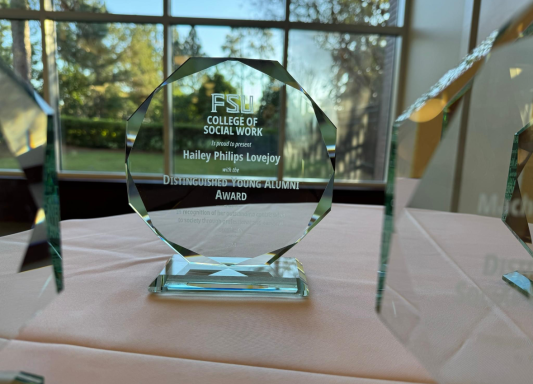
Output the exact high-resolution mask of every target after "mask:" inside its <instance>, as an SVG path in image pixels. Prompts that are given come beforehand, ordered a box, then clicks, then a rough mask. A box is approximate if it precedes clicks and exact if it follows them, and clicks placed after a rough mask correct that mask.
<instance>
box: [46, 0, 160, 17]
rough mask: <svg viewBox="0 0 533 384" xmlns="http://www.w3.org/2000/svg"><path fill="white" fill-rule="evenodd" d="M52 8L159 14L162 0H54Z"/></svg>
mask: <svg viewBox="0 0 533 384" xmlns="http://www.w3.org/2000/svg"><path fill="white" fill-rule="evenodd" d="M54 10H55V11H64V12H74V11H77V12H98V13H119V14H126V15H148V16H160V15H163V0H150V1H147V0H54Z"/></svg>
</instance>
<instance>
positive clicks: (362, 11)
mask: <svg viewBox="0 0 533 384" xmlns="http://www.w3.org/2000/svg"><path fill="white" fill-rule="evenodd" d="M290 7H291V13H290V20H291V21H303V22H306V23H333V24H366V25H373V26H386V25H396V24H397V17H398V0H291V5H290Z"/></svg>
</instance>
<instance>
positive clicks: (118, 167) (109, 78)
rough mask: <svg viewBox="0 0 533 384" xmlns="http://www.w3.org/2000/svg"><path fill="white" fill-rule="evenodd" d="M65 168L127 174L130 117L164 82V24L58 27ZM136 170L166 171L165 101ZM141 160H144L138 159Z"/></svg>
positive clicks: (157, 111) (152, 118)
mask: <svg viewBox="0 0 533 384" xmlns="http://www.w3.org/2000/svg"><path fill="white" fill-rule="evenodd" d="M56 28H57V44H58V60H57V61H58V71H59V87H60V104H59V109H60V120H61V133H62V136H63V148H62V169H64V170H69V171H96V172H111V171H113V172H124V143H125V127H126V120H127V118H128V117H129V116H130V115H131V114H132V113H133V112H135V110H136V109H137V107H139V105H140V104H141V103H142V102H143V101H144V100H145V99H146V97H147V96H148V95H149V94H150V93H152V91H153V90H154V89H155V88H156V87H157V86H158V85H159V84H160V83H161V81H162V79H163V73H162V61H163V60H162V52H163V33H162V29H163V28H162V27H161V26H160V25H134V24H120V23H108V24H104V23H94V24H93V23H57V24H56ZM152 104H154V106H155V108H153V111H154V112H153V115H152V116H149V118H150V123H151V124H152V130H153V132H152V135H151V138H150V140H149V141H148V142H145V143H143V145H141V146H140V147H139V148H138V147H137V146H136V147H135V149H138V150H140V151H142V152H143V153H144V154H145V162H144V163H143V165H142V168H141V167H140V166H137V167H136V169H142V171H144V172H150V173H161V172H163V154H162V152H163V145H162V141H163V128H162V126H163V117H162V103H159V105H157V102H155V103H154V102H152ZM138 158H139V157H138Z"/></svg>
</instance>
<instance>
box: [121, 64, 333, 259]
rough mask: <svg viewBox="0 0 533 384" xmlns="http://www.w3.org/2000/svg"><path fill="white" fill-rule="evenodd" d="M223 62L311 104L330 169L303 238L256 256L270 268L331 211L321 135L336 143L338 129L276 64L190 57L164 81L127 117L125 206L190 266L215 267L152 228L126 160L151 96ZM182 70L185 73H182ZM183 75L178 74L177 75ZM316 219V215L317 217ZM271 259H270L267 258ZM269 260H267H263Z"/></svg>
mask: <svg viewBox="0 0 533 384" xmlns="http://www.w3.org/2000/svg"><path fill="white" fill-rule="evenodd" d="M225 61H237V62H241V63H243V64H245V65H247V66H249V67H251V68H253V69H256V70H257V71H259V72H261V73H263V74H265V75H268V76H271V77H273V78H275V79H276V80H278V81H280V82H282V83H284V84H286V85H289V86H291V87H293V88H294V89H296V90H298V91H300V92H302V93H303V94H304V95H305V96H306V97H307V99H308V100H309V101H310V102H311V104H312V106H313V110H314V111H315V117H316V119H317V121H318V126H319V129H320V132H321V136H322V140H323V141H324V144H325V147H326V150H327V153H328V157H329V159H330V162H331V166H332V174H331V176H330V181H329V182H328V184H327V186H326V189H325V190H324V193H323V194H322V197H321V199H320V200H319V202H318V205H317V208H316V210H315V212H314V213H313V215H312V216H311V218H310V221H309V224H308V227H307V228H306V230H305V232H304V233H303V235H302V236H301V237H300V238H299V239H298V240H297V241H296V242H294V243H292V244H289V245H287V246H285V247H283V248H280V249H278V250H275V251H273V252H269V253H268V254H265V255H260V256H257V257H256V259H257V260H264V262H265V263H267V264H270V263H272V262H274V261H275V260H277V259H278V258H279V257H281V256H282V255H283V254H285V253H286V252H287V251H288V250H290V249H291V248H292V247H293V246H294V245H296V244H297V243H298V242H299V241H301V240H302V239H303V238H304V237H305V236H306V235H307V233H309V231H310V230H311V229H312V228H314V227H315V226H316V224H318V222H320V221H321V220H322V218H323V217H325V216H326V215H327V214H328V213H329V212H330V211H331V205H332V202H333V183H334V179H335V149H336V142H332V141H331V140H330V141H326V137H327V136H328V135H325V134H324V132H325V131H326V130H331V129H334V130H335V135H334V136H335V140H336V136H337V135H336V131H337V128H336V127H335V125H334V124H333V123H332V122H331V120H330V119H329V118H328V117H327V115H326V114H325V113H324V112H323V111H322V110H321V109H320V107H319V106H318V105H317V104H316V103H315V101H314V100H313V99H312V98H311V96H310V95H309V94H308V93H307V92H306V91H305V90H304V89H303V88H302V87H301V86H300V85H299V84H298V82H296V80H294V78H293V77H292V76H291V75H290V74H289V72H288V71H287V70H286V69H285V68H284V67H283V66H282V65H281V64H280V63H279V62H278V61H276V60H263V59H244V58H211V57H190V58H188V59H187V60H186V61H185V62H184V63H183V64H182V65H181V66H179V67H178V68H177V69H176V70H175V71H174V72H173V73H172V74H171V75H170V76H169V77H168V78H167V79H166V80H165V81H163V82H162V83H161V84H160V85H159V86H158V87H157V88H156V89H155V90H154V91H153V92H152V93H151V94H150V95H149V96H148V97H147V98H146V100H145V101H144V102H143V103H142V104H141V105H140V106H139V108H137V110H136V111H135V112H134V113H133V114H132V115H131V116H130V118H129V119H128V121H127V124H126V158H125V170H126V189H127V194H128V202H129V205H130V207H131V208H132V209H133V210H134V211H135V212H136V213H137V214H138V215H139V216H140V217H141V218H142V219H143V221H144V222H145V223H146V224H147V225H148V227H149V228H150V229H151V230H152V231H153V232H154V233H155V234H156V235H157V236H158V237H159V238H160V239H161V240H162V241H163V242H164V243H165V244H167V245H168V246H169V247H170V248H171V249H173V250H174V251H175V252H177V253H178V254H180V255H182V256H183V257H184V258H185V259H186V260H187V261H189V262H199V263H210V264H218V263H217V262H215V261H214V260H212V259H209V258H208V257H206V256H203V255H200V254H198V253H197V252H194V251H192V250H190V249H187V248H185V247H182V246H180V245H178V244H176V243H174V242H172V241H170V240H168V239H166V238H165V236H164V235H163V234H162V233H161V232H160V231H159V230H158V229H157V228H156V227H155V225H154V224H153V223H152V220H151V218H150V215H149V214H148V210H147V209H146V207H145V205H144V202H143V201H142V198H141V197H140V194H139V191H138V189H137V187H136V186H135V182H134V180H133V176H132V174H131V172H130V161H129V157H130V154H131V151H132V149H133V146H134V144H135V140H136V138H137V135H138V133H139V131H140V129H141V126H142V123H143V121H144V118H145V116H146V113H147V111H148V107H149V106H150V103H151V101H152V98H153V97H154V95H155V94H156V93H157V92H159V91H160V90H161V89H162V88H163V87H166V86H168V85H170V84H172V83H173V82H175V81H178V80H180V79H182V78H184V77H186V76H189V75H192V74H195V73H198V72H200V71H203V70H206V69H208V68H210V67H213V66H215V65H218V64H220V63H223V62H225ZM183 68H185V69H183ZM180 71H181V72H183V73H179V72H180ZM327 204H329V206H328V207H327V209H324V205H327ZM320 213H321V215H319V217H317V214H320ZM266 255H269V256H266ZM270 256H271V257H270ZM268 257H270V259H268V260H267V259H266V258H268Z"/></svg>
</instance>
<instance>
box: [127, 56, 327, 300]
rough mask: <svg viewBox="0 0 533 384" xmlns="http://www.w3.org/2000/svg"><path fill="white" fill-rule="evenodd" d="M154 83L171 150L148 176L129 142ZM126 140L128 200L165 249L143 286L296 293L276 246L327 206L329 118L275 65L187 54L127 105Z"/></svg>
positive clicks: (295, 236) (293, 268)
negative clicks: (166, 109)
mask: <svg viewBox="0 0 533 384" xmlns="http://www.w3.org/2000/svg"><path fill="white" fill-rule="evenodd" d="M165 92H167V95H168V97H169V98H170V96H172V100H173V101H172V108H173V110H172V112H173V113H172V114H173V121H172V122H171V129H170V132H168V133H167V134H168V135H169V137H170V138H169V142H170V144H171V145H170V147H171V148H168V149H167V151H168V153H171V154H172V159H173V161H172V162H171V164H169V165H168V167H167V168H168V169H167V170H166V171H165V174H163V175H161V176H156V177H154V178H152V179H151V180H150V179H149V178H148V177H147V175H143V174H140V173H138V171H136V169H142V161H143V160H142V156H140V155H138V153H142V152H141V151H139V150H136V146H138V145H140V144H138V143H142V142H143V141H146V140H150V139H151V138H152V137H153V133H152V132H151V131H152V129H151V125H150V124H151V120H150V118H149V116H151V114H152V116H153V115H154V114H157V113H156V110H155V108H156V107H155V106H154V105H157V103H159V101H160V100H161V99H158V97H160V96H162V95H164V94H165ZM158 100H159V101H158ZM126 140H127V142H126V175H127V187H128V197H129V203H130V205H131V207H132V208H133V209H134V210H135V211H136V212H137V213H138V214H139V215H140V216H141V217H142V219H143V220H144V221H145V223H146V224H147V225H148V226H149V227H150V228H151V229H152V231H153V232H154V233H155V234H156V235H157V236H159V238H160V239H161V240H162V241H164V242H165V243H166V244H167V245H168V246H169V247H170V248H171V250H172V252H173V253H174V255H173V256H172V257H171V258H170V259H169V260H168V262H167V264H166V266H165V268H164V269H163V271H162V272H161V274H160V275H159V276H157V277H156V278H155V280H154V281H153V283H152V284H151V285H150V287H149V290H150V291H151V292H155V293H161V292H164V293H175V294H190V293H205V294H223V295H230V294H234V295H235V294H237V295H272V296H278V297H301V296H307V295H308V292H309V288H308V284H307V278H306V275H305V273H304V270H303V267H302V264H301V263H300V261H299V260H297V259H296V258H293V257H289V256H290V254H288V255H286V253H287V252H289V250H290V249H291V248H292V247H294V246H295V245H296V244H297V243H298V242H300V241H301V240H302V239H303V238H304V237H305V236H306V235H307V233H309V231H310V230H311V229H313V228H314V227H315V226H316V225H317V224H318V223H319V222H320V221H321V220H322V219H323V218H324V217H325V216H326V214H327V213H328V212H329V211H330V209H331V203H332V195H333V182H334V175H335V171H334V160H335V140H336V128H335V126H334V125H333V124H332V122H331V121H330V120H329V119H328V117H327V116H326V115H325V114H324V112H322V110H321V109H320V108H319V107H318V105H317V104H316V103H315V102H314V101H313V99H312V98H311V97H310V96H309V95H308V94H307V93H306V92H305V91H304V90H303V89H302V87H301V86H300V85H299V84H298V83H297V82H296V81H295V80H294V78H293V77H292V76H291V75H290V74H289V73H288V72H287V70H286V69H285V68H283V66H281V65H280V64H279V63H278V62H276V61H268V60H251V59H237V58H190V59H189V60H187V61H186V62H185V63H184V64H183V65H181V66H180V67H179V68H178V69H177V70H176V71H175V72H174V73H173V74H172V75H171V76H170V77H169V78H168V79H166V80H165V81H164V82H163V83H162V84H161V85H160V86H159V87H158V88H157V89H156V90H155V91H154V92H153V93H152V94H151V95H150V96H149V97H148V98H147V99H146V101H145V102H144V103H143V104H142V105H141V106H140V107H139V109H138V110H137V111H136V112H135V113H134V114H133V115H132V116H131V117H130V119H129V120H128V124H127V138H126Z"/></svg>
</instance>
